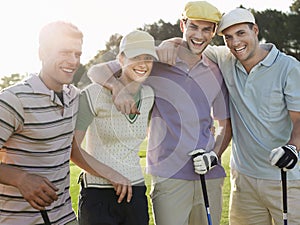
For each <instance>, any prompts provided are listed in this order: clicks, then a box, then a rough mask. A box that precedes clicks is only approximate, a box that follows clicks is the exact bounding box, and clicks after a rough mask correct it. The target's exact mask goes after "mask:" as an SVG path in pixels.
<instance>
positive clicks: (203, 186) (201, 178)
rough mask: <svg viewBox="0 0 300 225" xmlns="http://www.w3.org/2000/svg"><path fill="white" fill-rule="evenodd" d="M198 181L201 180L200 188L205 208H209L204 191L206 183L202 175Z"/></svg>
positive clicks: (205, 191)
mask: <svg viewBox="0 0 300 225" xmlns="http://www.w3.org/2000/svg"><path fill="white" fill-rule="evenodd" d="M200 180H201V186H202V192H203V198H204V203H205V207H209V203H208V196H207V189H206V182H205V177H204V175H200Z"/></svg>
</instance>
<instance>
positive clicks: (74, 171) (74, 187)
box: [70, 141, 230, 225]
mask: <svg viewBox="0 0 300 225" xmlns="http://www.w3.org/2000/svg"><path fill="white" fill-rule="evenodd" d="M146 145H147V142H146V141H145V142H144V143H143V144H142V146H141V151H140V154H139V155H140V157H141V165H142V166H143V167H144V166H145V155H146V150H145V149H146ZM229 149H230V146H229V147H228V149H227V150H226V151H225V153H224V154H223V156H222V164H223V166H224V168H225V170H226V173H227V177H226V178H225V182H224V186H223V212H222V218H221V225H228V224H229V222H228V206H229V194H230V181H229V157H230V150H229ZM70 167H71V187H70V192H71V198H72V205H73V209H74V211H75V212H76V213H77V204H78V194H79V189H80V186H79V184H78V183H77V181H78V175H79V173H80V171H81V170H80V168H78V167H77V166H76V165H74V164H73V163H71V164H70ZM145 180H146V185H147V196H148V200H149V201H148V204H149V215H150V222H149V225H154V222H153V217H152V211H151V202H150V199H149V192H150V176H149V175H147V174H145Z"/></svg>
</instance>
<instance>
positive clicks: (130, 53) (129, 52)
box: [124, 48, 158, 60]
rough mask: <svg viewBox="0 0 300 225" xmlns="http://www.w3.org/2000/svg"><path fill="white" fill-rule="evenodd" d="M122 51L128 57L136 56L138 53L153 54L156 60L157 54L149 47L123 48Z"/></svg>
mask: <svg viewBox="0 0 300 225" xmlns="http://www.w3.org/2000/svg"><path fill="white" fill-rule="evenodd" d="M124 53H125V55H126V56H127V57H128V58H133V57H136V56H138V55H143V54H147V55H151V56H153V57H154V58H155V59H156V60H158V56H157V54H156V52H155V50H154V51H153V50H150V49H142V48H139V49H127V50H124Z"/></svg>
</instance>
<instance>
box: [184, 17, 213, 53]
mask: <svg viewBox="0 0 300 225" xmlns="http://www.w3.org/2000/svg"><path fill="white" fill-rule="evenodd" d="M180 28H181V31H182V32H183V38H184V40H185V41H186V42H187V44H188V47H189V49H190V50H191V51H192V52H193V53H194V54H196V55H200V54H201V53H202V52H203V51H204V49H205V48H206V47H207V45H208V44H209V43H210V42H211V40H212V38H213V37H214V35H215V23H212V22H207V21H202V20H190V19H187V20H186V21H184V20H181V23H180Z"/></svg>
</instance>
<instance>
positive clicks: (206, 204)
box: [200, 174, 212, 225]
mask: <svg viewBox="0 0 300 225" xmlns="http://www.w3.org/2000/svg"><path fill="white" fill-rule="evenodd" d="M200 180H201V186H202V193H203V198H204V204H205V208H206V214H207V222H208V225H212V222H211V216H210V209H209V202H208V196H207V190H206V182H205V177H204V175H202V174H201V175H200Z"/></svg>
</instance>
